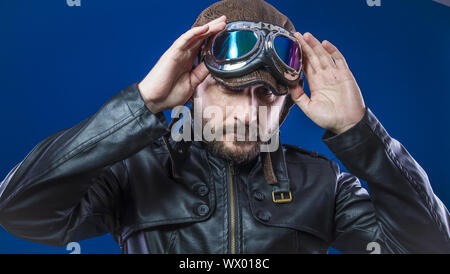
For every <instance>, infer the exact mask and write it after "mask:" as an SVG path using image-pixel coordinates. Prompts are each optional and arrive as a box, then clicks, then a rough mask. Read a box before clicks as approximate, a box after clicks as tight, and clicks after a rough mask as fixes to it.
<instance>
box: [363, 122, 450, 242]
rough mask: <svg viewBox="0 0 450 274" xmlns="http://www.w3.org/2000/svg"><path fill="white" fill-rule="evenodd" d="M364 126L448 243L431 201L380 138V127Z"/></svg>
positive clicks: (421, 186)
mask: <svg viewBox="0 0 450 274" xmlns="http://www.w3.org/2000/svg"><path fill="white" fill-rule="evenodd" d="M364 125H365V126H366V127H367V128H369V130H370V132H372V133H373V134H374V135H375V136H377V137H378V140H380V141H381V143H382V144H383V146H384V148H385V151H386V152H387V155H388V158H389V159H390V160H391V161H392V163H394V165H395V166H396V167H397V168H398V170H399V171H400V174H402V175H403V177H404V178H405V179H406V181H407V182H409V183H410V184H411V185H412V187H413V189H414V190H415V191H416V194H417V195H418V196H419V197H420V198H421V199H422V202H423V203H424V204H425V205H426V206H425V208H426V209H427V211H428V214H429V215H430V216H431V219H432V220H433V221H434V222H435V224H436V225H437V227H438V229H439V230H440V232H441V233H442V234H444V235H445V236H443V238H444V240H445V241H446V242H449V240H450V239H449V235H448V234H447V233H446V231H445V230H444V225H443V223H442V222H441V221H440V219H439V217H438V216H437V215H436V213H435V210H433V209H434V208H433V205H432V201H430V199H429V197H428V195H424V194H423V193H425V189H424V186H423V185H422V184H420V183H418V182H417V181H416V180H415V179H414V178H413V177H412V176H411V175H410V174H409V173H408V172H407V171H406V170H405V169H404V168H403V166H402V165H401V163H400V161H399V160H398V158H397V156H396V155H395V153H394V152H393V151H392V149H391V148H390V147H389V145H388V144H387V143H386V140H385V139H386V138H382V136H383V135H382V134H380V133H379V132H378V131H381V127H380V125H379V124H377V125H376V128H375V129H372V128H371V127H370V125H369V124H368V123H367V122H366V121H364Z"/></svg>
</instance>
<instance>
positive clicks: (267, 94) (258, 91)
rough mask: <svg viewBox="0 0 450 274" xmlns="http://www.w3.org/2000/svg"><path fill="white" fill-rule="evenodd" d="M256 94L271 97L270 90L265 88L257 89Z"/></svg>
mask: <svg viewBox="0 0 450 274" xmlns="http://www.w3.org/2000/svg"><path fill="white" fill-rule="evenodd" d="M256 92H257V93H258V94H261V95H265V96H269V95H273V93H272V91H271V90H270V89H268V88H266V87H265V86H260V87H258V89H257V90H256Z"/></svg>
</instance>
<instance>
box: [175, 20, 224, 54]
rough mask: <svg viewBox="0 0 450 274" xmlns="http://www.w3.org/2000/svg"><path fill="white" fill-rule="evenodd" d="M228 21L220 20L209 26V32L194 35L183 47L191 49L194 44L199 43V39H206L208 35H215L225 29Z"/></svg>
mask: <svg viewBox="0 0 450 274" xmlns="http://www.w3.org/2000/svg"><path fill="white" fill-rule="evenodd" d="M225 26H226V23H225V22H219V23H216V24H214V25H211V26H209V29H208V31H207V32H205V33H203V34H200V35H197V36H195V37H193V38H192V39H191V40H190V41H189V42H188V43H187V44H186V45H185V46H184V47H183V48H182V50H188V49H190V48H191V47H192V46H193V45H194V44H196V43H197V41H198V40H201V39H204V38H206V37H208V36H211V35H214V34H216V33H218V32H220V31H222V30H223V29H225Z"/></svg>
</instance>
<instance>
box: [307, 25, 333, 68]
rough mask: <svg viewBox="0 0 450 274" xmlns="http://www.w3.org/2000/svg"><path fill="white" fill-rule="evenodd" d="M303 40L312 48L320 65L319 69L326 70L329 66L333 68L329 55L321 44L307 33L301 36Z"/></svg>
mask: <svg viewBox="0 0 450 274" xmlns="http://www.w3.org/2000/svg"><path fill="white" fill-rule="evenodd" d="M303 38H304V39H305V41H306V42H307V43H308V45H309V46H310V47H311V48H312V50H313V51H314V53H315V54H316V55H317V56H318V58H319V60H320V64H321V68H327V67H329V66H331V67H334V63H333V60H332V59H331V55H330V54H329V53H328V52H327V51H326V50H325V49H324V47H323V46H322V43H320V42H319V40H317V38H316V37H314V36H313V35H312V34H311V33H309V32H307V33H305V35H303Z"/></svg>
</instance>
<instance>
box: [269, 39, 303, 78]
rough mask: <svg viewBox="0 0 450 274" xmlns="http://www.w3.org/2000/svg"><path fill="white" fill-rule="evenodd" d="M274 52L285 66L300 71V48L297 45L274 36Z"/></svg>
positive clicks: (289, 40)
mask: <svg viewBox="0 0 450 274" xmlns="http://www.w3.org/2000/svg"><path fill="white" fill-rule="evenodd" d="M273 44H274V48H275V52H276V53H277V55H278V57H280V59H281V61H283V62H284V63H285V64H286V65H287V66H289V67H291V68H293V69H295V70H299V69H300V54H301V53H300V48H299V47H298V45H297V43H295V42H294V41H292V40H291V39H289V38H287V37H285V36H280V35H279V36H276V37H275V39H274V41H273Z"/></svg>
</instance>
